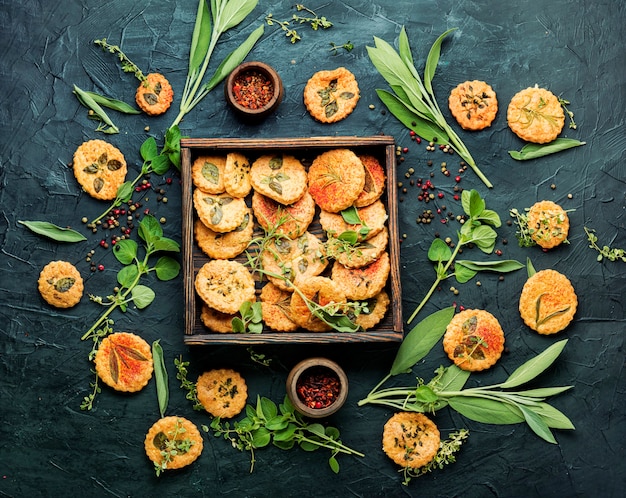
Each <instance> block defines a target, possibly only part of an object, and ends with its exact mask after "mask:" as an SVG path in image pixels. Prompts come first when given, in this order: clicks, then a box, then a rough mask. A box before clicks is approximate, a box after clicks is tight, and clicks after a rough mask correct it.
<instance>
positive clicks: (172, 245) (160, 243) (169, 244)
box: [152, 237, 180, 252]
mask: <svg viewBox="0 0 626 498" xmlns="http://www.w3.org/2000/svg"><path fill="white" fill-rule="evenodd" d="M152 247H153V248H154V251H155V252H156V251H167V252H180V245H179V244H178V242H176V241H175V240H173V239H168V238H167V237H159V238H158V239H155V240H154V241H153V242H152Z"/></svg>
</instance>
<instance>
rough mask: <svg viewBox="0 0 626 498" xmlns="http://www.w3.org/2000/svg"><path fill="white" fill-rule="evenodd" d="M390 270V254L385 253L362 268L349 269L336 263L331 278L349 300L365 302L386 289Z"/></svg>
mask: <svg viewBox="0 0 626 498" xmlns="http://www.w3.org/2000/svg"><path fill="white" fill-rule="evenodd" d="M390 268H391V265H390V263H389V253H388V252H384V253H383V254H382V255H381V256H380V258H378V259H377V260H376V261H374V262H373V263H370V264H369V265H367V266H363V267H361V268H347V267H345V266H343V265H342V264H341V263H339V262H338V261H335V263H334V264H333V268H332V272H331V278H332V280H333V282H335V283H336V284H337V285H338V286H339V287H340V288H341V290H342V291H343V292H344V293H345V295H346V297H347V298H348V299H353V300H358V301H363V300H365V299H370V298H372V297H374V296H375V295H376V294H378V293H379V292H381V291H382V290H383V289H384V288H385V285H386V284H387V278H388V277H389V271H390Z"/></svg>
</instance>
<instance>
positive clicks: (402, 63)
mask: <svg viewBox="0 0 626 498" xmlns="http://www.w3.org/2000/svg"><path fill="white" fill-rule="evenodd" d="M455 29H456V28H452V29H449V30H447V31H446V32H444V33H443V34H441V35H440V36H439V38H437V40H435V42H434V43H433V45H432V46H431V48H430V51H429V52H428V57H427V59H426V65H425V67H424V77H423V80H422V78H421V77H420V75H419V73H418V72H417V69H416V68H415V66H414V63H413V56H412V55H411V48H410V45H409V39H408V36H407V34H406V31H405V29H404V27H403V28H402V31H401V32H400V38H399V41H398V46H399V50H398V52H396V50H395V49H394V48H393V47H392V46H391V45H390V44H389V43H387V42H386V41H384V40H381V39H380V38H377V37H374V44H375V47H367V53H368V54H369V57H370V60H371V61H372V63H373V64H374V66H375V67H376V69H377V70H378V72H379V73H380V75H381V76H382V77H383V78H384V79H385V80H386V81H387V83H389V86H390V87H391V88H392V90H393V93H392V92H389V91H387V90H380V89H379V90H376V93H377V94H378V97H379V98H380V99H381V100H382V102H383V103H384V104H385V106H386V107H387V109H388V110H389V112H391V113H392V114H393V115H394V116H395V117H396V118H397V119H399V120H400V121H401V122H402V124H404V125H405V126H406V127H407V128H409V129H411V130H413V131H414V132H415V133H417V134H418V135H419V136H420V137H422V138H424V139H426V140H429V141H437V142H438V143H439V144H443V145H445V144H449V145H451V146H452V147H453V148H454V150H456V152H457V153H458V154H459V155H460V156H461V157H462V158H463V159H464V160H465V162H466V163H467V164H469V166H470V167H471V168H472V170H474V172H475V173H476V174H477V175H478V177H479V178H480V179H481V180H482V181H483V183H484V184H485V185H486V186H487V187H489V188H491V187H493V185H492V184H491V182H490V181H489V180H488V179H487V177H486V176H485V175H484V174H483V173H482V171H481V170H480V168H478V166H477V165H476V161H474V158H473V157H472V155H471V154H470V152H469V150H468V149H467V147H466V146H465V144H464V143H463V141H462V140H461V138H460V137H459V136H458V135H457V134H456V132H455V131H454V129H453V128H452V127H451V126H450V125H449V124H448V123H447V121H446V118H445V117H444V115H443V113H442V112H441V109H440V108H439V105H438V104H437V99H436V98H435V93H434V91H433V87H432V80H433V77H434V75H435V71H436V69H437V64H438V62H439V56H440V53H441V44H442V43H443V40H444V38H445V37H446V36H448V35H449V34H450V33H452V32H453V31H454V30H455Z"/></svg>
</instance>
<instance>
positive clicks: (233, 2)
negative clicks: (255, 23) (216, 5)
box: [216, 0, 258, 32]
mask: <svg viewBox="0 0 626 498" xmlns="http://www.w3.org/2000/svg"><path fill="white" fill-rule="evenodd" d="M221 3H222V6H223V10H222V12H221V15H220V19H219V25H218V26H216V28H217V29H219V30H220V31H221V32H224V31H228V30H229V29H230V28H233V27H235V26H237V25H238V24H239V23H240V22H241V21H243V20H244V19H245V18H246V17H247V16H248V14H250V12H252V11H253V10H254V8H255V7H256V5H257V3H258V0H222V2H221ZM216 23H217V21H216Z"/></svg>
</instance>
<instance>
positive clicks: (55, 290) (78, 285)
mask: <svg viewBox="0 0 626 498" xmlns="http://www.w3.org/2000/svg"><path fill="white" fill-rule="evenodd" d="M37 286H38V288H39V293H40V294H41V297H43V298H44V299H45V301H46V302H47V303H48V304H51V305H52V306H55V307H57V308H71V307H72V306H75V305H76V304H78V303H79V301H80V299H81V298H82V297H83V290H84V284H83V278H82V277H81V276H80V272H79V271H78V270H77V269H76V267H75V266H74V265H73V264H71V263H68V262H67V261H51V262H50V263H48V264H47V265H46V266H44V267H43V269H42V270H41V273H40V274H39V280H38V282H37Z"/></svg>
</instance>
